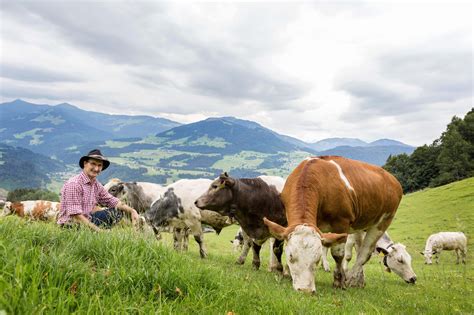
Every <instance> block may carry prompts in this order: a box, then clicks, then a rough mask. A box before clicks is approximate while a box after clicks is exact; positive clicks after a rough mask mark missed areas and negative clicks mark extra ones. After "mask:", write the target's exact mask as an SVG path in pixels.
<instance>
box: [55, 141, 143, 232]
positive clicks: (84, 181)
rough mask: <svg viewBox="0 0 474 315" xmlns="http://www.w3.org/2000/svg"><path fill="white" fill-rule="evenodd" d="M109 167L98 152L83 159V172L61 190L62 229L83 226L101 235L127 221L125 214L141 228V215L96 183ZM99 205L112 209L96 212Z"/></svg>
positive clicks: (60, 222) (107, 162)
mask: <svg viewBox="0 0 474 315" xmlns="http://www.w3.org/2000/svg"><path fill="white" fill-rule="evenodd" d="M109 165H110V162H109V161H108V160H107V158H105V157H104V156H103V155H102V153H101V152H100V150H98V149H94V150H92V151H90V152H89V153H88V154H87V155H85V156H83V157H81V159H80V160H79V166H80V167H81V168H82V169H83V171H82V172H81V173H80V174H79V175H76V176H74V177H72V178H70V179H69V180H68V181H66V183H65V184H64V186H63V188H62V189H61V210H60V211H59V215H58V221H57V223H58V224H59V225H60V226H62V227H71V226H74V225H76V224H82V225H85V226H88V227H89V228H91V229H92V230H94V231H97V232H99V231H103V229H101V227H102V228H104V229H110V228H111V227H112V226H113V225H115V224H117V223H118V222H119V221H120V220H121V219H122V217H123V213H122V211H125V212H128V213H130V215H131V218H132V224H133V225H136V224H137V222H138V220H139V217H138V213H137V211H136V210H135V209H133V208H131V207H129V206H127V205H126V204H124V203H122V202H121V201H120V200H119V199H117V198H115V197H114V196H112V195H111V194H109V192H108V191H107V190H105V188H104V186H102V184H101V183H100V182H99V181H98V180H97V179H96V177H97V176H98V175H99V174H100V172H101V171H103V170H105V169H107V167H109ZM97 204H100V205H105V206H107V207H108V209H105V210H99V211H95V207H96V205H97ZM120 210H121V211H120Z"/></svg>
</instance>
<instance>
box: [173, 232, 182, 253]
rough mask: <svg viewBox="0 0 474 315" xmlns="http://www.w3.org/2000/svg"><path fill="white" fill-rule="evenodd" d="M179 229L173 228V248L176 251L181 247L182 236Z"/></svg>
mask: <svg viewBox="0 0 474 315" xmlns="http://www.w3.org/2000/svg"><path fill="white" fill-rule="evenodd" d="M181 230H182V229H181V228H177V227H175V228H173V247H174V249H175V250H177V251H181V249H182V247H181V245H182V234H181Z"/></svg>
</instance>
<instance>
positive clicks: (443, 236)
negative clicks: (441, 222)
mask: <svg viewBox="0 0 474 315" xmlns="http://www.w3.org/2000/svg"><path fill="white" fill-rule="evenodd" d="M443 250H454V251H455V252H456V264H459V258H461V260H462V263H463V264H465V263H466V254H467V238H466V235H464V233H462V232H439V233H436V234H431V235H430V237H428V239H427V240H426V245H425V251H424V252H421V254H422V255H423V256H425V264H428V265H431V264H432V262H431V257H432V256H433V255H435V259H436V263H439V255H440V254H441V251H443Z"/></svg>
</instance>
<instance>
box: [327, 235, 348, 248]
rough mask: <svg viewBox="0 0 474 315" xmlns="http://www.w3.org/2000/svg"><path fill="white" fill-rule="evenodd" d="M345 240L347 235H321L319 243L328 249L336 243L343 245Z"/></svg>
mask: <svg viewBox="0 0 474 315" xmlns="http://www.w3.org/2000/svg"><path fill="white" fill-rule="evenodd" d="M346 240H347V233H340V234H339V233H322V234H321V242H322V243H323V245H324V246H326V247H328V246H331V245H334V244H337V243H343V242H345V241H346Z"/></svg>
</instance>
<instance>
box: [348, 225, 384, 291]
mask: <svg viewBox="0 0 474 315" xmlns="http://www.w3.org/2000/svg"><path fill="white" fill-rule="evenodd" d="M384 232H385V231H384V230H379V228H378V227H377V226H373V227H371V228H369V229H368V230H367V234H366V235H365V237H364V240H363V242H362V245H361V246H360V248H359V250H358V252H357V259H356V262H355V264H354V266H353V267H352V270H350V271H349V272H348V273H347V281H346V284H347V286H350V287H359V288H363V287H364V286H365V279H364V264H365V263H366V262H367V261H369V259H370V257H371V256H372V253H373V251H374V249H375V244H376V243H377V241H378V239H379V238H380V237H381V236H382V234H383V233H384Z"/></svg>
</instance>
